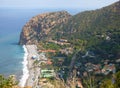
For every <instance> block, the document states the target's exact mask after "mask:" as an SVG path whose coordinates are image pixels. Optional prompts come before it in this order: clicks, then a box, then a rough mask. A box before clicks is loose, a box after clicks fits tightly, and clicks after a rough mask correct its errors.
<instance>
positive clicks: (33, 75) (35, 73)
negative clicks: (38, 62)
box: [25, 45, 40, 88]
mask: <svg viewBox="0 0 120 88" xmlns="http://www.w3.org/2000/svg"><path fill="white" fill-rule="evenodd" d="M25 46H26V48H27V51H28V56H27V60H28V64H27V67H28V71H29V77H28V79H27V81H26V85H25V86H29V87H32V88H36V87H37V84H38V77H39V75H40V68H39V67H34V65H33V63H34V61H35V60H33V59H32V56H33V55H36V56H38V57H39V55H38V53H37V47H36V45H25ZM37 88H39V87H37Z"/></svg>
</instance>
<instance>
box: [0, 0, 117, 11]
mask: <svg viewBox="0 0 120 88" xmlns="http://www.w3.org/2000/svg"><path fill="white" fill-rule="evenodd" d="M116 1H119V0H0V7H6V8H10V7H14V8H81V9H85V8H100V7H103V6H107V5H109V4H111V3H114V2H116Z"/></svg>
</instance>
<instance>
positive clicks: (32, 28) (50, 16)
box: [19, 11, 71, 45]
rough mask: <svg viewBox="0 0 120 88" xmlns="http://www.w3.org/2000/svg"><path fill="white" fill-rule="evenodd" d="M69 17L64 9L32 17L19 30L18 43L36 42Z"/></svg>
mask: <svg viewBox="0 0 120 88" xmlns="http://www.w3.org/2000/svg"><path fill="white" fill-rule="evenodd" d="M70 17H71V15H70V14H69V13H67V12H66V11H60V12H53V13H44V14H40V15H37V16H35V17H33V18H32V19H31V20H30V21H29V22H27V23H26V24H25V25H24V27H23V29H22V32H21V35H20V41H19V44H21V45H22V44H36V43H38V41H40V40H41V39H42V38H43V37H45V36H47V35H48V34H49V32H50V31H51V30H52V29H53V28H54V27H55V26H56V25H58V24H61V23H65V22H67V20H68V19H69V18H70Z"/></svg>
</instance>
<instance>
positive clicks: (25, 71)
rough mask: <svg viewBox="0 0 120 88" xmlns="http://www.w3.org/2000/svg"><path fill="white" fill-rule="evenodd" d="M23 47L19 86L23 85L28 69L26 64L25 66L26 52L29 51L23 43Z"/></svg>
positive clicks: (26, 61)
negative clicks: (21, 73)
mask: <svg viewBox="0 0 120 88" xmlns="http://www.w3.org/2000/svg"><path fill="white" fill-rule="evenodd" d="M23 49H24V52H25V53H24V57H23V62H22V64H23V70H22V71H23V75H22V77H21V79H20V82H19V86H21V87H24V86H25V83H26V80H27V79H28V77H29V70H28V66H27V65H28V54H29V52H28V50H27V48H26V46H25V45H23Z"/></svg>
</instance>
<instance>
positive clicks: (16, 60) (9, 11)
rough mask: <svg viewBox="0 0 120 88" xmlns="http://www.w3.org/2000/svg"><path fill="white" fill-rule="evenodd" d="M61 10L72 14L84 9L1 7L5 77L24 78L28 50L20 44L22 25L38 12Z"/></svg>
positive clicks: (0, 67) (0, 54) (0, 55)
mask: <svg viewBox="0 0 120 88" xmlns="http://www.w3.org/2000/svg"><path fill="white" fill-rule="evenodd" d="M61 10H66V11H68V12H69V13H71V14H72V15H74V14H76V13H78V12H81V11H83V10H82V9H19V8H18V9H15V8H0V74H2V75H4V76H5V77H8V76H9V75H15V76H16V78H17V80H18V81H20V80H24V78H23V77H25V75H24V74H25V73H26V70H25V64H26V57H27V55H26V53H27V52H26V49H25V47H24V46H21V45H18V42H19V38H20V33H21V31H22V27H23V26H24V25H25V24H26V22H28V21H29V20H30V19H31V18H32V17H34V16H36V15H38V14H41V13H45V12H55V11H61ZM23 75H24V76H23Z"/></svg>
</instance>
